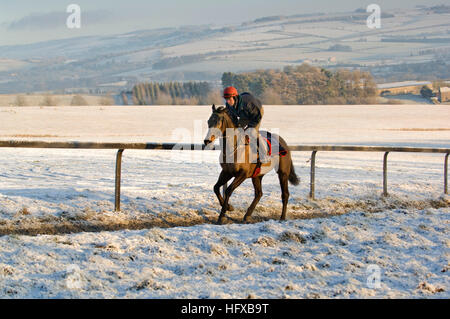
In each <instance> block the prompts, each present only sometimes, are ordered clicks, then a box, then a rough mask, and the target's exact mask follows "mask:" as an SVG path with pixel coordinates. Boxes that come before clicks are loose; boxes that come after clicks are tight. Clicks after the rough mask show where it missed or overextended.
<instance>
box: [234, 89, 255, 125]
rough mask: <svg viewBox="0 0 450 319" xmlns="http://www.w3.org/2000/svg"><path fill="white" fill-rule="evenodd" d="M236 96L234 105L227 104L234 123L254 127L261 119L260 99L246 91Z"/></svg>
mask: <svg viewBox="0 0 450 319" xmlns="http://www.w3.org/2000/svg"><path fill="white" fill-rule="evenodd" d="M236 98H237V101H236V104H235V105H236V107H234V106H231V105H228V104H227V109H228V110H229V113H230V115H231V118H232V120H233V122H234V124H235V125H237V126H240V127H245V126H248V127H256V126H257V125H258V124H259V122H261V119H262V115H261V109H262V104H261V101H260V100H258V99H257V98H255V97H254V96H253V95H251V94H250V93H247V92H245V93H242V94H240V95H238V96H237V97H236Z"/></svg>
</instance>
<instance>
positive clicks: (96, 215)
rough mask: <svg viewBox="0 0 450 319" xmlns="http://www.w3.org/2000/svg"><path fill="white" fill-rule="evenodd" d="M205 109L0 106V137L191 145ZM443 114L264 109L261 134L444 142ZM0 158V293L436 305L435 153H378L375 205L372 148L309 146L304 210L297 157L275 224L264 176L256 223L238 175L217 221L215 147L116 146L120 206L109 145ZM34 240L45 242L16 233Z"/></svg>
mask: <svg viewBox="0 0 450 319" xmlns="http://www.w3.org/2000/svg"><path fill="white" fill-rule="evenodd" d="M209 113H210V107H178V108H177V107H153V108H150V107H148V108H147V107H87V108H79V107H68V108H39V107H36V108H34V107H27V108H1V109H0V122H1V126H0V139H3V140H9V139H37V140H84V141H120V142H136V141H147V142H149V141H166V142H170V141H174V140H173V138H175V141H176V138H177V134H175V135H172V133H173V131H174V130H175V129H177V128H178V129H180V128H184V129H185V130H186V131H188V132H190V133H191V136H192V142H195V143H200V142H201V140H202V139H203V137H204V136H203V134H196V133H195V132H194V128H195V127H196V125H197V126H198V125H203V127H202V129H204V130H206V127H205V123H206V120H207V117H208V116H209ZM449 118H450V109H448V107H442V106H440V107H439V106H431V107H430V106H420V105H419V106H417V105H415V106H405V105H401V106H345V107H343V106H321V107H318V106H298V107H295V106H294V107H287V106H268V107H266V112H265V118H264V121H263V125H262V126H263V127H265V128H268V129H276V128H279V132H280V134H281V135H282V136H283V137H284V138H285V139H286V140H287V141H288V143H289V144H342V145H346V144H349V145H400V146H433V147H449V145H450V127H449V126H448V119H449ZM195 121H198V122H195ZM196 123H197V124H196ZM198 123H200V124H198ZM197 135H198V136H197ZM178 139H179V136H178ZM1 151H2V156H1V161H0V234H2V235H3V236H2V237H0V247H1V248H0V296H1V297H3V298H22V297H31V298H43V297H44V298H48V297H49V298H54V297H56V298H59V297H74V298H79V297H87V298H89V297H100V298H103V297H119V298H160V297H165V298H185V297H191V298H226V297H230V298H247V297H250V298H252V297H255V298H257V297H260V298H334V297H337V298H389V297H400V298H407V297H418V298H422V297H425V298H429V297H431V298H448V297H449V292H448V291H449V289H450V282H449V276H448V271H449V267H450V263H449V252H450V251H449V248H450V239H449V236H448V232H449V223H448V221H449V219H448V213H449V212H450V209H449V197H448V196H445V195H444V194H443V158H444V155H443V154H433V155H430V154H403V153H402V154H400V153H392V154H390V155H389V164H388V165H389V174H388V185H389V192H390V196H389V197H388V198H382V197H381V192H382V155H383V154H381V153H359V152H347V153H344V152H333V153H331V152H329V153H326V152H319V153H318V155H317V168H316V197H317V200H316V201H310V200H308V198H307V195H308V191H309V162H308V161H309V157H310V154H309V153H304V152H296V153H294V155H293V159H294V163H295V169H296V172H297V175H298V176H299V177H300V178H301V179H302V182H301V184H300V185H299V186H297V187H294V186H290V193H291V197H290V202H289V206H288V219H289V220H288V221H287V222H283V223H280V222H278V221H276V220H273V219H277V218H279V215H280V210H281V198H280V188H279V184H278V179H277V176H276V174H274V173H273V172H272V173H270V174H269V175H267V176H266V177H265V178H264V180H263V192H264V195H263V198H262V199H261V202H260V204H259V205H258V207H257V209H256V210H255V212H254V214H253V217H254V221H255V222H258V223H255V224H248V225H245V224H240V221H241V219H242V217H243V215H244V213H245V210H246V208H247V206H248V205H249V203H250V202H251V200H252V198H253V189H252V186H251V182H250V181H246V182H245V183H244V184H243V185H242V186H241V187H240V188H238V190H237V191H236V192H235V193H234V195H233V196H232V199H231V202H232V204H233V205H234V207H235V208H236V210H235V211H234V212H232V213H229V216H230V220H229V221H228V224H227V225H224V226H216V225H213V224H212V223H213V222H215V220H216V219H217V216H218V211H219V205H218V203H217V199H216V198H215V195H214V194H213V192H212V186H213V185H214V183H215V181H216V179H217V176H218V164H217V161H218V153H217V152H170V151H129V150H126V151H125V152H124V157H123V164H122V212H121V213H113V200H114V198H113V196H114V165H115V151H110V150H95V151H93V150H37V149H1ZM313 217H315V218H313ZM155 226H158V227H155ZM174 226H177V227H174ZM83 230H85V231H89V232H82V231H83ZM69 232H74V233H73V234H66V233H69ZM36 233H44V234H48V235H39V236H26V235H25V234H36ZM378 274H379V279H380V280H379V281H377V278H378V277H377V276H378Z"/></svg>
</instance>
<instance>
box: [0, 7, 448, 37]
mask: <svg viewBox="0 0 450 319" xmlns="http://www.w3.org/2000/svg"><path fill="white" fill-rule="evenodd" d="M371 3H376V4H378V5H380V7H381V9H382V10H390V9H394V8H405V9H407V8H413V7H415V6H416V5H427V6H430V5H436V4H450V0H436V1H435V0H386V1H385V0H368V1H361V0H315V1H311V0H221V1H217V0H158V1H152V0H147V1H145V0H126V1H125V0H95V1H94V0H67V1H61V0H15V1H9V0H0V45H10V44H24V43H32V42H38V41H45V40H53V39H61V38H68V37H77V36H84V35H105V34H120V33H126V32H130V31H134V30H140V29H153V28H160V27H171V26H174V27H178V26H182V25H192V24H196V25H197V24H214V25H226V24H236V23H242V22H244V21H249V20H254V19H256V18H259V17H262V16H270V15H292V14H301V13H315V12H325V13H329V12H330V13H332V12H344V11H354V10H355V9H357V8H366V7H367V6H368V5H369V4H371ZM69 4H78V5H79V6H80V7H81V10H82V11H81V24H82V25H81V29H68V28H67V27H66V19H67V17H68V16H69V13H66V9H67V6H68V5H69Z"/></svg>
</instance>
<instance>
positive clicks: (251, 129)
mask: <svg viewBox="0 0 450 319" xmlns="http://www.w3.org/2000/svg"><path fill="white" fill-rule="evenodd" d="M223 98H224V99H225V101H226V107H227V109H228V110H229V111H230V112H229V114H230V115H231V118H232V119H233V122H234V123H235V124H236V125H237V126H238V127H241V128H243V129H244V130H245V132H246V133H249V135H251V137H252V138H254V141H256V140H258V141H259V143H258V144H259V149H260V150H261V152H259V156H258V160H257V166H256V167H257V168H256V170H255V172H256V171H257V170H258V169H260V167H261V162H264V163H265V162H268V161H270V159H269V158H268V154H267V147H266V146H265V144H266V143H265V142H263V139H262V138H258V139H256V138H257V136H258V137H259V136H260V135H259V127H260V125H261V119H262V117H263V115H264V109H263V106H262V104H261V101H260V100H258V99H257V98H255V97H254V96H253V95H251V94H250V93H241V94H238V91H237V90H236V88H234V87H232V86H230V87H227V88H226V89H225V90H224V92H223ZM254 134H256V136H254ZM251 145H256V143H251ZM253 151H254V154H257V152H258V150H254V149H253Z"/></svg>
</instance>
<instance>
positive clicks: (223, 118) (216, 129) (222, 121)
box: [204, 105, 232, 145]
mask: <svg viewBox="0 0 450 319" xmlns="http://www.w3.org/2000/svg"><path fill="white" fill-rule="evenodd" d="M230 122H232V121H231V119H230V117H229V115H228V112H227V109H226V108H225V107H223V106H220V107H218V108H216V106H215V105H213V106H212V114H211V116H210V117H209V120H208V133H207V134H206V137H205V140H204V143H205V145H208V144H210V143H213V142H214V141H215V140H216V138H218V137H220V136H223V134H224V133H225V130H226V129H227V128H229V127H230Z"/></svg>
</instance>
